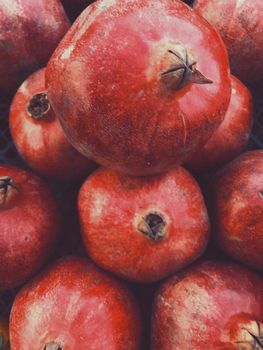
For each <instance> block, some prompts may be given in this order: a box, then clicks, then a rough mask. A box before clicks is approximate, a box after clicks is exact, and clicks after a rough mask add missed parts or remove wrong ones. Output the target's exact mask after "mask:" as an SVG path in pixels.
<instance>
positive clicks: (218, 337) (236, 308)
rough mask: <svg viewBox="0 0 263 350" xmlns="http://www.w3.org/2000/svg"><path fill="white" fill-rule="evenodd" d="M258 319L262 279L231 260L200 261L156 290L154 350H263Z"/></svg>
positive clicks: (262, 313)
mask: <svg viewBox="0 0 263 350" xmlns="http://www.w3.org/2000/svg"><path fill="white" fill-rule="evenodd" d="M262 322H263V280H262V278H261V277H259V276H258V275H257V274H255V273H253V272H251V271H249V270H247V269H245V268H242V267H240V266H238V265H235V264H230V263H222V262H215V261H208V262H204V263H202V264H200V265H198V266H196V267H194V268H192V269H189V270H188V271H186V272H184V273H183V274H181V275H179V276H174V277H172V278H171V279H170V280H168V281H167V282H166V283H165V284H164V285H163V286H162V287H161V289H160V290H159V292H157V294H156V297H155V302H154V307H153V315H152V350H179V349H180V350H181V349H183V350H204V349H206V350H252V349H261V348H262V347H260V346H258V344H259V342H260V341H261V342H262V336H263V323H262ZM253 336H254V337H253ZM256 339H257V341H256Z"/></svg>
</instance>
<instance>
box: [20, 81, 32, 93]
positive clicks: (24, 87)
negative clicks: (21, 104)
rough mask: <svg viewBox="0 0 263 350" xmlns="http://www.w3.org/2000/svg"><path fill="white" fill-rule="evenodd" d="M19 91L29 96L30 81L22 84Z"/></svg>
mask: <svg viewBox="0 0 263 350" xmlns="http://www.w3.org/2000/svg"><path fill="white" fill-rule="evenodd" d="M19 92H21V93H22V94H23V95H24V96H29V90H28V81H27V80H26V81H25V82H24V83H23V84H22V85H21V86H20V88H19ZM30 97H31V96H30Z"/></svg>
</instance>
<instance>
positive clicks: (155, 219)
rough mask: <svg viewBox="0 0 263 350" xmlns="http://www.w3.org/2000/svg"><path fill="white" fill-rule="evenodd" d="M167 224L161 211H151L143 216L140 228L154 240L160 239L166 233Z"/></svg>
mask: <svg viewBox="0 0 263 350" xmlns="http://www.w3.org/2000/svg"><path fill="white" fill-rule="evenodd" d="M165 226H166V223H165V220H164V219H163V217H162V216H161V215H160V214H159V213H153V212H151V213H149V214H147V215H146V216H145V217H143V218H142V220H141V221H140V223H139V225H138V229H139V231H140V232H142V233H143V234H145V235H146V236H148V237H149V238H150V239H152V240H153V241H158V240H160V239H162V238H163V237H164V236H165V234H166V232H165Z"/></svg>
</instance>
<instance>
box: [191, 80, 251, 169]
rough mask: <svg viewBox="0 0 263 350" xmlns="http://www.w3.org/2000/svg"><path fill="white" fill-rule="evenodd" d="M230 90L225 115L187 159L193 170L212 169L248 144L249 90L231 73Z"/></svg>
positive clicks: (227, 160)
mask: <svg viewBox="0 0 263 350" xmlns="http://www.w3.org/2000/svg"><path fill="white" fill-rule="evenodd" d="M231 85H232V93H231V99H230V104H229V106H228V109H227V112H226V115H225V118H224V120H223V122H222V123H221V124H220V126H219V128H218V129H217V130H216V131H215V132H214V134H213V135H212V137H211V138H210V139H209V140H208V142H207V143H206V144H205V145H204V146H203V147H201V148H199V149H198V150H197V151H196V153H195V154H194V155H193V156H192V157H191V159H190V160H189V161H188V162H187V167H188V168H190V169H191V170H192V171H196V172H205V171H208V170H215V169H217V168H219V167H221V166H223V165H224V164H225V163H227V162H229V161H230V160H232V159H234V158H235V157H236V156H238V155H239V154H240V153H241V152H242V151H243V150H244V149H245V147H246V146H247V144H248V141H249V137H250V132H251V128H252V120H253V103H252V97H251V94H250V92H249V90H248V89H247V88H246V86H245V85H244V84H242V83H241V81H239V80H238V79H237V78H235V77H234V76H233V75H232V76H231Z"/></svg>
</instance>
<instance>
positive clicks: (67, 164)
mask: <svg viewBox="0 0 263 350" xmlns="http://www.w3.org/2000/svg"><path fill="white" fill-rule="evenodd" d="M9 124H10V130H11V134H12V139H13V141H14V143H15V145H16V148H17V150H18V152H19V154H20V155H21V156H22V157H23V158H24V160H25V161H26V163H27V164H28V165H29V166H30V167H31V168H32V169H34V170H35V171H36V172H37V173H39V174H41V175H43V176H46V177H50V178H53V179H55V180H59V181H72V180H78V179H81V178H83V177H85V176H86V175H87V174H89V173H90V172H91V171H92V170H94V169H95V164H94V163H93V162H92V161H90V160H89V159H87V158H86V157H84V156H83V155H81V154H80V153H79V152H77V151H76V149H75V148H74V147H73V146H72V145H71V144H70V143H69V141H68V140H67V138H66V136H65V135H64V132H63V130H62V128H61V125H60V122H59V120H58V118H57V117H56V115H55V113H54V112H53V110H52V108H51V107H50V104H49V100H48V97H47V93H46V89H45V68H43V69H41V70H38V71H37V72H35V73H33V74H32V75H30V77H29V78H28V79H27V80H26V81H25V82H24V83H23V84H22V85H21V86H20V88H19V89H18V91H17V93H16V95H15V97H14V99H13V102H12V105H11V109H10V119H9Z"/></svg>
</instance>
